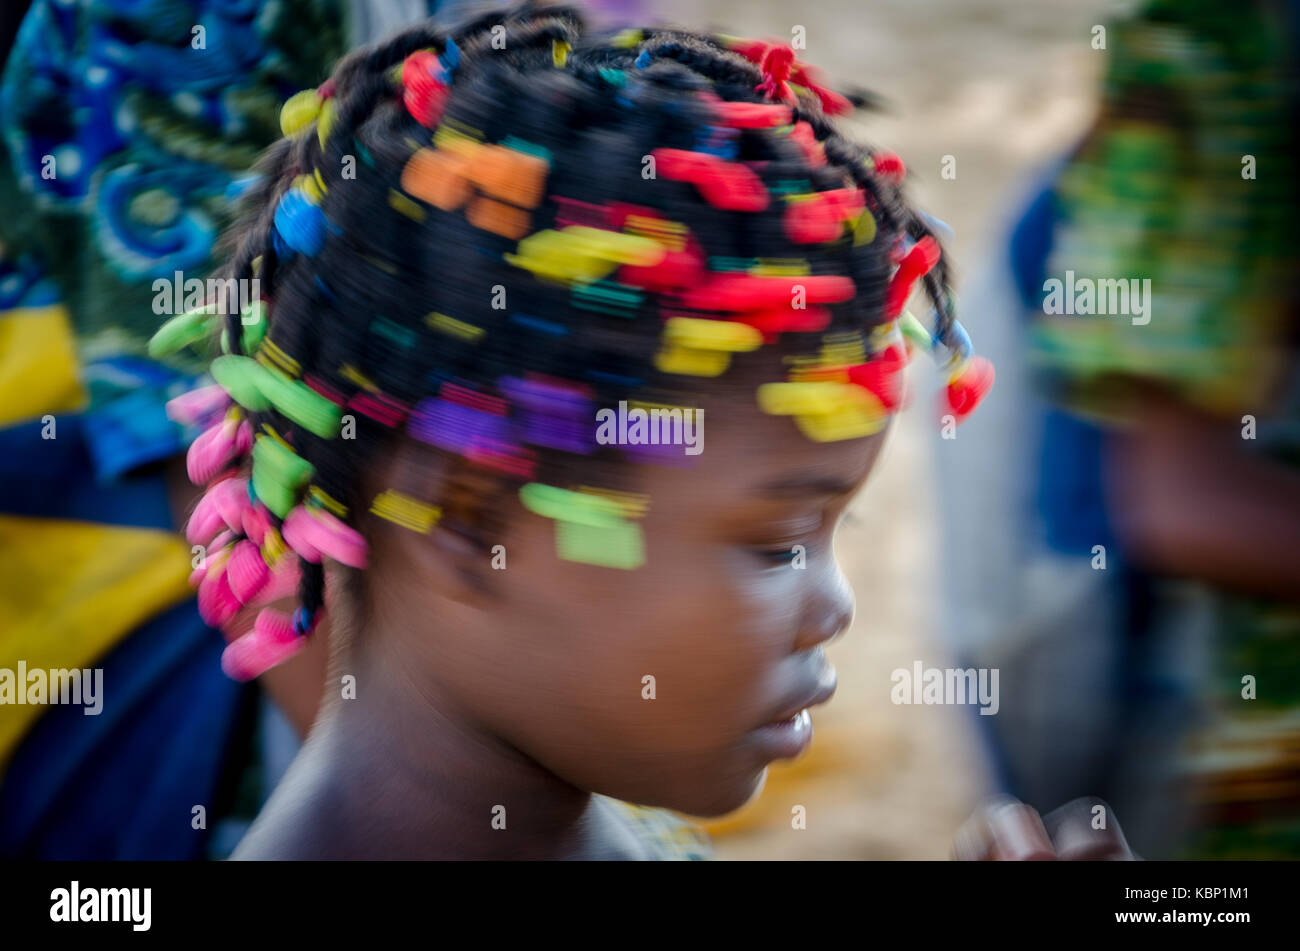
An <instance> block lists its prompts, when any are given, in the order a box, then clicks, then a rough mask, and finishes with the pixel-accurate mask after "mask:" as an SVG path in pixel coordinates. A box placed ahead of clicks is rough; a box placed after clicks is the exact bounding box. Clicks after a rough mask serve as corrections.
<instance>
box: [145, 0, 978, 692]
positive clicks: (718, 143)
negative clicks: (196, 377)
mask: <svg viewBox="0 0 1300 951" xmlns="http://www.w3.org/2000/svg"><path fill="white" fill-rule="evenodd" d="M851 107H852V106H851V102H850V100H847V99H844V97H840V96H838V95H837V94H834V93H832V92H831V91H829V90H827V89H825V88H823V87H821V85H820V84H819V82H818V81H817V79H816V76H815V74H814V73H812V71H811V70H810V68H809V67H806V66H805V65H804V64H801V63H799V62H797V61H796V60H794V58H793V54H792V52H791V51H789V50H788V49H784V48H781V47H775V46H771V45H768V44H763V43H760V42H756V41H748V40H738V39H736V38H734V37H723V36H709V35H702V34H696V33H691V32H687V31H683V30H670V29H656V30H635V29H632V30H623V31H620V32H618V33H615V34H603V33H602V34H589V33H588V32H587V31H586V28H585V24H584V21H583V19H582V16H581V14H580V13H579V12H578V11H577V10H574V9H572V8H569V7H564V6H551V5H547V4H541V3H532V2H529V3H524V4H522V5H520V6H517V7H514V8H512V9H510V10H507V11H492V12H489V13H484V14H480V15H477V16H474V17H472V18H470V19H468V20H465V21H464V22H461V23H459V24H452V25H449V26H440V25H437V24H435V23H426V24H421V25H419V26H415V27H412V28H411V29H408V30H406V31H404V32H402V33H399V34H398V35H396V36H394V37H392V38H390V39H388V40H386V41H384V42H383V43H380V44H377V45H375V46H371V47H368V48H366V49H362V50H359V51H357V52H354V53H352V54H351V55H349V56H347V57H346V58H344V59H343V60H342V61H341V62H340V63H339V64H338V66H337V68H336V69H335V70H334V73H333V75H332V76H331V78H330V79H328V80H327V81H326V82H325V83H323V84H322V85H321V86H320V87H318V88H316V89H314V90H305V91H303V92H300V93H298V94H297V95H295V96H294V97H292V98H291V99H290V100H289V101H288V102H287V103H285V105H284V108H283V110H282V113H281V125H282V128H283V131H284V132H285V138H284V139H283V140H281V141H280V142H278V143H277V144H276V145H274V146H273V147H272V148H271V149H269V150H268V151H267V153H266V154H265V155H264V156H263V158H262V160H261V161H260V162H259V164H258V166H257V168H256V170H255V176H256V177H255V179H254V184H253V185H252V186H251V187H250V188H249V189H248V191H247V192H246V194H245V195H244V198H243V200H242V202H241V205H240V219H241V220H240V223H239V225H238V226H237V227H236V229H235V230H234V231H233V232H232V233H231V234H230V235H229V236H228V238H227V241H226V244H225V249H226V252H227V254H228V255H229V264H228V267H227V269H226V272H225V274H226V275H227V276H229V277H233V278H236V279H241V280H248V281H253V280H256V281H257V282H258V285H259V286H260V289H261V292H262V293H261V299H260V300H258V301H256V302H255V303H254V304H253V305H251V306H249V307H245V308H243V309H242V310H240V311H239V312H238V313H235V312H231V311H227V312H226V313H224V314H213V313H211V312H210V310H209V309H208V308H203V309H201V312H200V313H197V314H193V313H192V314H186V315H182V317H180V318H176V319H175V320H174V321H173V322H170V323H169V324H168V325H166V326H164V328H163V329H162V330H161V331H159V335H158V337H156V338H155V340H156V341H160V343H159V350H160V351H165V350H166V349H167V347H168V346H171V345H183V344H185V343H189V342H193V341H195V340H197V339H198V330H202V329H203V328H205V327H208V326H210V325H211V324H213V323H215V324H216V326H217V327H219V328H220V331H221V332H220V334H219V337H220V341H221V349H222V355H221V356H219V357H217V358H216V359H214V360H213V362H212V375H213V377H214V379H215V380H216V382H217V386H216V387H214V388H206V389H205V390H203V391H199V392H196V393H195V394H189V395H187V396H186V397H183V398H182V399H181V400H180V401H178V402H179V404H180V405H179V406H177V407H176V408H175V412H176V415H177V416H178V417H180V418H187V419H189V420H190V421H192V422H195V423H205V424H207V429H206V431H205V432H204V433H203V435H202V436H200V438H199V439H198V440H196V442H195V444H194V447H192V449H191V451H190V456H189V459H188V467H189V470H190V476H191V478H192V479H193V480H194V481H196V482H199V483H210V488H209V490H208V492H207V494H206V495H205V496H204V497H203V499H202V500H201V501H200V503H199V505H198V506H197V507H196V509H195V512H194V514H193V516H192V517H191V519H190V522H189V524H188V526H187V533H188V534H189V536H190V538H191V539H192V540H194V541H201V542H204V543H208V544H210V545H211V546H212V547H213V548H215V549H216V551H215V553H214V554H213V555H212V556H211V557H210V558H209V560H208V564H207V566H206V567H205V568H203V569H200V570H199V571H197V572H196V573H195V578H194V580H195V582H196V583H197V584H198V586H199V603H200V610H201V612H202V613H203V616H204V618H205V619H206V620H208V621H209V623H212V624H216V625H223V624H226V623H228V622H229V621H230V620H231V619H232V618H233V617H234V616H235V614H236V613H237V612H239V610H240V608H241V607H244V606H248V605H251V604H263V603H266V602H268V601H271V600H277V599H279V598H282V597H284V596H286V595H287V594H289V593H291V592H292V591H293V590H295V589H296V591H297V597H298V601H299V607H298V609H297V610H296V611H295V612H294V613H293V614H292V616H286V615H283V614H281V613H279V612H277V611H274V610H272V609H269V608H268V609H265V610H263V611H262V612H261V613H260V614H258V615H257V620H256V621H255V623H254V627H253V629H252V630H251V631H249V632H246V633H244V634H243V635H242V636H240V637H238V638H237V639H235V640H234V641H233V642H232V643H231V644H230V645H228V647H227V651H226V654H225V656H224V659H223V665H224V666H225V669H226V670H227V671H228V672H229V673H230V674H231V675H232V676H236V677H252V676H256V675H257V674H258V673H260V672H261V671H263V670H265V669H266V668H267V667H269V666H272V665H274V664H275V663H278V662H279V661H281V660H283V659H284V658H285V657H287V656H290V655H291V654H292V653H293V652H294V651H296V650H298V649H300V648H301V646H302V644H303V642H304V638H305V636H306V635H308V634H309V633H310V632H311V631H312V630H313V629H314V628H315V626H316V624H317V623H318V622H319V620H320V617H321V616H322V614H323V611H324V609H325V607H326V590H325V577H326V572H325V570H324V563H325V561H326V560H327V559H328V560H330V561H334V562H338V563H340V564H343V565H347V566H350V567H353V568H363V567H364V566H365V564H366V558H367V545H366V539H365V537H364V535H363V534H362V533H361V528H362V527H364V524H365V523H366V521H367V515H368V514H369V515H373V516H374V517H377V518H383V519H386V520H389V521H392V522H395V523H396V524H398V525H401V526H404V527H406V528H410V529H412V530H416V531H424V532H427V531H430V530H431V529H432V528H433V527H434V526H435V525H437V524H439V523H440V522H442V523H443V524H448V525H450V524H452V523H453V522H454V523H455V524H456V525H457V526H458V527H460V528H464V527H466V526H470V527H472V525H473V524H476V523H478V522H481V521H482V519H484V518H490V517H491V515H490V514H489V513H485V512H483V511H482V508H481V507H477V508H476V507H475V504H474V496H475V495H476V493H479V492H482V491H489V490H490V489H491V487H493V486H499V485H500V484H501V483H502V482H505V483H509V484H512V485H516V486H519V488H518V491H519V498H520V501H521V503H522V504H523V505H524V506H525V507H526V508H528V509H529V510H530V511H533V512H535V513H537V514H540V515H543V516H545V517H547V518H551V519H553V520H554V521H555V523H556V544H557V552H558V553H559V554H560V555H561V557H565V558H571V559H575V560H579V561H587V562H591V563H596V564H602V565H605V566H607V567H611V568H621V569H631V568H635V567H637V566H638V565H639V564H640V563H641V562H642V560H643V559H644V547H643V542H642V541H641V538H640V529H639V526H638V525H637V522H636V520H637V518H639V517H640V516H641V515H642V514H644V511H645V509H646V507H647V506H648V505H649V504H650V501H651V500H649V499H647V498H644V497H637V496H635V495H629V494H628V493H625V492H620V491H617V490H615V489H613V488H612V487H609V486H604V487H602V486H600V485H599V484H598V483H595V482H591V481H588V479H589V478H590V477H592V476H594V475H595V474H597V473H599V472H609V473H613V472H614V471H615V469H616V468H617V466H618V465H619V464H620V463H622V462H623V461H625V460H626V459H627V458H628V457H629V456H630V457H632V458H634V459H636V460H638V461H649V462H655V461H660V460H661V459H662V456H657V455H655V454H654V453H653V452H650V451H649V448H652V447H648V448H646V449H644V450H643V449H641V448H639V447H624V448H622V449H619V450H614V449H608V448H603V447H602V446H600V445H598V443H597V441H596V439H595V438H594V435H593V431H592V430H593V427H592V420H593V418H594V412H593V411H594V409H595V407H596V406H598V405H600V404H601V403H602V402H603V403H606V405H608V404H609V403H613V402H615V401H618V400H624V399H629V398H631V399H639V400H641V401H642V402H646V403H648V404H649V405H659V406H671V405H672V402H671V401H672V399H673V398H674V394H675V393H678V392H679V391H680V389H681V384H682V381H683V379H689V378H692V377H694V378H718V379H719V380H720V381H721V380H723V379H724V378H725V377H726V371H727V369H728V368H729V367H730V365H731V363H732V361H733V358H737V357H739V356H740V355H743V354H745V353H747V352H749V351H754V350H757V349H760V348H762V347H764V346H768V347H771V348H773V349H774V350H775V351H776V352H777V353H778V354H779V355H780V358H781V363H782V365H783V366H784V367H785V368H786V376H785V379H783V380H779V381H774V382H770V383H764V384H762V385H760V386H759V388H758V394H757V398H758V404H759V407H760V409H762V410H763V411H765V412H767V413H771V414H775V415H787V416H790V417H791V418H792V419H793V420H794V422H795V423H796V425H797V426H798V427H799V428H800V430H801V431H803V432H804V433H805V434H806V435H808V436H809V437H810V438H812V439H814V440H833V439H844V438H853V437H857V436H863V435H867V434H870V433H872V432H875V431H877V430H879V429H880V428H881V427H882V426H883V425H884V422H885V420H886V419H887V417H888V415H889V413H890V412H892V411H893V410H895V409H896V408H897V407H898V406H899V404H900V402H901V388H900V387H901V382H900V381H901V371H902V369H903V368H904V366H905V365H906V363H907V361H908V355H909V353H910V351H911V349H912V348H914V347H919V348H922V349H926V350H935V349H937V348H940V347H942V348H947V349H948V350H949V351H950V353H951V354H952V356H951V358H950V359H949V361H948V364H949V367H948V369H949V371H950V378H949V385H948V391H947V395H946V399H947V404H946V409H947V410H948V412H950V413H951V414H952V415H953V416H954V417H955V418H957V419H960V418H963V417H964V416H965V415H966V414H968V413H969V412H970V411H971V409H973V408H974V405H975V403H977V402H978V400H979V398H980V397H981V396H982V395H983V393H984V392H986V391H987V389H988V387H989V386H990V385H991V383H992V368H991V367H990V366H989V365H988V364H987V361H982V360H981V359H980V358H978V357H974V356H973V355H972V354H971V353H970V346H969V340H968V339H967V338H966V335H965V331H964V330H963V329H962V328H961V326H960V324H959V323H958V322H957V321H956V319H955V315H954V314H953V308H952V301H951V294H950V292H949V290H948V280H947V274H948V272H947V268H946V265H945V262H944V260H943V256H942V249H941V246H940V243H939V241H938V238H937V236H936V235H935V234H934V233H933V229H932V228H931V227H930V225H929V222H928V220H927V219H925V218H924V217H923V216H921V215H919V214H916V213H914V212H913V211H912V210H911V209H910V207H909V206H908V204H907V203H906V201H905V200H904V198H903V195H902V191H901V187H900V182H901V179H902V176H903V169H902V163H901V162H900V161H899V160H898V159H897V157H896V156H893V155H892V154H891V153H886V152H873V151H868V150H867V149H865V148H863V147H862V146H860V145H857V144H855V143H853V142H851V141H849V140H848V139H846V138H844V137H843V136H842V135H841V134H840V133H839V131H838V130H837V129H836V127H835V126H834V124H833V123H832V121H831V119H830V118H828V115H827V111H828V110H830V111H832V112H836V111H845V110H847V109H850V108H851ZM918 281H919V282H920V283H921V284H922V286H923V287H924V288H925V290H926V293H927V296H928V297H929V298H930V300H931V302H932V303H933V306H934V311H935V319H934V326H933V329H927V328H926V327H924V326H923V325H922V324H921V323H920V322H919V321H917V320H916V319H915V318H914V317H912V316H911V314H909V313H907V312H906V311H905V309H904V306H905V304H906V301H907V299H908V296H909V294H910V292H911V290H912V288H913V286H914V284H915V283H917V282H918ZM485 289H491V294H490V295H488V294H485V293H484V290H485ZM498 298H500V301H498ZM796 299H797V300H798V303H795V300H796ZM402 439H410V440H415V441H417V442H422V443H426V444H428V445H430V446H432V447H433V448H434V449H435V450H436V451H437V452H439V453H441V454H444V455H446V456H449V457H452V458H456V459H459V460H461V462H462V463H463V464H464V465H463V466H462V467H461V469H462V470H463V472H462V476H463V478H462V479H460V481H459V482H458V483H457V484H455V485H453V484H448V485H444V486H442V487H441V488H440V489H439V490H438V492H439V493H440V494H439V495H438V496H437V497H435V498H416V497H413V496H410V495H407V494H405V493H404V492H402V491H399V490H398V489H397V488H396V487H393V488H388V489H385V490H384V491H383V492H381V493H379V494H378V495H376V496H374V497H373V498H369V499H367V498H365V497H364V494H363V485H364V484H365V483H366V480H365V479H364V478H363V477H362V469H361V467H362V464H363V463H364V462H365V461H366V460H369V459H373V458H375V457H376V456H378V455H380V454H381V453H383V452H384V450H385V449H386V447H390V446H391V445H393V443H394V441H395V440H402ZM341 440H347V441H348V442H349V443H350V444H351V445H350V446H344V445H343V444H342V442H341ZM577 459H582V460H583V465H584V466H585V467H586V469H585V470H584V471H585V473H586V476H587V477H588V479H585V480H584V484H583V485H581V486H579V487H578V488H577V489H566V488H562V487H561V486H560V485H558V484H557V483H559V482H561V481H563V480H562V479H561V478H560V476H561V473H562V471H563V469H564V468H565V467H566V466H567V465H569V464H571V463H572V462H573V461H574V460H577ZM611 478H612V475H611Z"/></svg>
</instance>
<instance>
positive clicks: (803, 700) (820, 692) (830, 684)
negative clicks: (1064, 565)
mask: <svg viewBox="0 0 1300 951" xmlns="http://www.w3.org/2000/svg"><path fill="white" fill-rule="evenodd" d="M838 681H839V678H838V676H837V675H836V673H835V668H834V667H832V666H831V665H830V664H829V663H827V662H826V659H825V658H824V657H823V658H822V664H821V670H820V671H819V672H818V674H817V682H816V683H815V684H814V685H813V686H812V687H811V688H809V689H806V690H804V691H803V692H802V693H800V694H796V695H795V698H794V699H793V700H791V701H790V702H789V703H787V704H786V705H785V706H783V707H782V708H781V710H780V712H779V713H777V715H776V716H774V717H773V718H772V719H771V720H769V721H767V723H765V724H763V725H764V726H774V725H776V724H778V723H786V722H788V721H789V720H791V719H792V718H794V717H795V716H797V715H798V714H799V713H800V712H801V711H805V710H807V709H808V708H809V707H815V706H817V705H818V704H819V703H825V702H826V701H827V700H829V699H830V698H831V697H833V696H834V695H835V687H836V685H837V683H838Z"/></svg>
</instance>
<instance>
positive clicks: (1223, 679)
mask: <svg viewBox="0 0 1300 951" xmlns="http://www.w3.org/2000/svg"><path fill="white" fill-rule="evenodd" d="M1297 12H1298V5H1297V4H1295V3H1281V2H1265V0H1258V2H1249V3H1242V4H1232V5H1225V4H1220V3H1212V2H1193V0H1181V2H1177V3H1172V2H1163V0H1162V2H1153V3H1148V4H1145V5H1144V6H1143V7H1142V8H1141V10H1140V11H1139V12H1138V13H1137V14H1135V15H1134V16H1132V17H1130V18H1127V19H1124V20H1121V21H1120V22H1118V23H1115V24H1112V25H1110V26H1109V28H1108V35H1107V36H1106V42H1107V46H1106V52H1105V54H1104V55H1105V56H1106V57H1107V60H1106V62H1107V66H1106V80H1105V85H1104V88H1103V94H1102V101H1101V105H1100V108H1099V115H1098V117H1097V119H1096V122H1095V124H1094V126H1093V128H1092V129H1091V130H1090V132H1089V133H1088V135H1087V137H1086V139H1085V140H1084V141H1083V143H1082V144H1081V145H1080V146H1079V147H1078V148H1077V149H1076V150H1075V151H1074V152H1073V153H1072V154H1071V155H1070V156H1069V157H1068V158H1066V159H1065V160H1064V161H1063V163H1062V164H1061V165H1060V166H1059V167H1058V168H1056V169H1054V170H1052V171H1051V173H1050V174H1049V176H1048V183H1047V185H1046V186H1045V187H1044V188H1042V190H1041V191H1040V192H1039V193H1038V194H1036V196H1035V197H1034V199H1033V201H1032V202H1031V203H1030V205H1029V208H1028V210H1027V212H1026V213H1025V215H1024V216H1023V218H1022V219H1021V220H1020V221H1019V223H1018V224H1017V226H1016V228H1015V231H1014V234H1013V236H1012V239H1011V242H1010V247H1009V249H1008V253H1007V255H1006V257H1005V259H1004V260H1003V261H1002V262H1001V264H1000V266H999V267H997V268H994V269H992V270H991V271H990V272H989V273H987V274H985V275H983V276H982V277H981V278H978V279H976V280H975V281H973V282H972V284H971V286H970V287H969V288H968V291H967V294H966V295H965V296H964V300H965V301H966V303H967V310H968V312H969V313H972V314H974V315H975V316H974V317H972V320H978V321H979V322H980V324H981V326H985V327H988V328H989V331H988V333H987V334H986V336H985V338H984V343H985V347H986V352H988V353H989V355H990V356H991V358H992V359H994V360H995V361H996V362H998V363H999V366H1000V367H1001V368H1002V372H1001V374H1000V379H999V387H1000V390H1001V394H1000V397H999V399H997V400H994V401H992V403H991V404H990V405H989V406H988V407H986V412H985V413H984V414H983V416H982V417H981V418H978V419H976V420H975V421H974V422H973V423H972V424H971V426H970V427H969V428H968V430H967V432H965V433H963V434H962V437H963V438H962V439H959V440H957V441H956V442H955V443H954V444H953V445H952V446H951V447H947V446H945V447H944V451H943V454H942V455H943V464H942V466H941V468H940V477H941V484H942V485H943V486H944V491H943V492H941V493H940V498H941V499H942V500H943V504H944V515H945V524H946V526H947V528H948V530H949V533H950V546H949V548H948V549H947V550H948V551H949V552H950V554H951V557H950V561H949V564H950V567H951V571H952V578H953V586H952V588H951V591H950V593H951V595H952V597H951V599H950V602H949V606H950V608H952V609H953V610H952V611H951V612H950V616H949V619H948V630H949V632H950V635H951V637H952V639H953V641H954V644H955V646H956V648H957V650H958V651H959V652H960V653H961V654H962V655H963V656H964V657H966V658H967V659H968V662H972V663H978V664H980V665H984V666H995V667H999V668H1000V669H1001V671H1002V685H1003V688H1004V689H1003V691H1002V696H1003V700H1002V708H1001V710H1000V712H999V715H998V716H997V717H994V718H987V719H988V720H991V721H994V722H991V723H990V722H981V723H980V724H979V726H980V728H981V730H983V731H984V732H985V735H986V737H987V739H988V740H989V750H990V752H991V754H992V759H993V762H994V764H995V767H996V769H997V771H998V773H999V775H1000V781H1001V785H1002V788H1003V789H1004V790H1006V791H1009V792H1011V793H1012V794H1015V795H1018V796H1020V797H1021V798H1023V799H1025V800H1026V801H1027V802H1029V803H1031V804H1034V805H1038V806H1046V805H1050V804H1052V803H1055V802H1059V801H1061V800H1062V799H1066V798H1071V797H1073V796H1076V795H1078V794H1080V793H1082V792H1095V793H1098V794H1100V795H1102V796H1104V797H1105V798H1106V799H1108V800H1109V801H1110V802H1111V803H1112V804H1113V805H1114V806H1115V808H1116V809H1117V810H1118V812H1119V814H1120V815H1122V816H1123V817H1124V823H1125V828H1126V831H1127V833H1128V836H1129V838H1130V840H1131V841H1132V842H1133V843H1134V846H1135V848H1136V849H1137V851H1138V852H1139V853H1141V854H1143V855H1146V856H1148V857H1167V856H1183V857H1192V858H1266V857H1291V858H1294V857H1297V856H1298V855H1300V558H1297V557H1296V546H1297V545H1298V544H1300V472H1297V469H1296V467H1297V465H1298V464H1300V387H1297V370H1298V369H1300V367H1298V366H1297V359H1296V357H1297V350H1296V343H1297V328H1298V326H1300V324H1298V322H1297V314H1296V301H1297V295H1296V279H1297V268H1296V263H1297V245H1296V240H1295V234H1296V228H1295V217H1296V210H1297V209H1296V160H1295V155H1296V152H1295V145H1296V143H1295V141H1294V130H1295V129H1296V128H1297V123H1296V104H1297V97H1296V83H1295V66H1296V61H1297V50H1298V49H1300V47H1298V46H1297V22H1300V21H1298V18H1297ZM1053 279H1055V280H1057V281H1059V282H1061V284H1060V285H1059V286H1058V287H1057V288H1054V287H1053V285H1051V284H1049V283H1048V282H1049V281H1051V280H1053ZM1114 280H1119V281H1122V282H1123V283H1124V284H1125V285H1126V288H1125V290H1126V291H1131V292H1133V293H1134V294H1141V293H1142V291H1143V285H1142V282H1143V281H1144V280H1149V281H1150V284H1149V293H1147V294H1146V295H1145V298H1144V300H1143V302H1142V303H1141V304H1139V302H1138V298H1137V297H1131V298H1130V300H1129V306H1128V308H1127V309H1126V310H1124V311H1123V312H1122V313H1116V312H1114V311H1113V310H1111V311H1110V312H1109V313H1108V312H1107V311H1106V309H1105V305H1103V304H1102V303H1101V302H1102V301H1103V299H1108V300H1109V299H1113V298H1105V295H1106V294H1107V293H1109V292H1106V291H1103V290H1102V288H1103V287H1104V286H1105V285H1104V284H1103V282H1105V281H1114ZM1087 285H1090V286H1087ZM1054 290H1056V291H1058V292H1060V294H1062V295H1063V296H1065V297H1068V298H1069V299H1070V303H1069V304H1068V305H1067V306H1068V307H1069V309H1068V310H1062V308H1061V307H1060V306H1059V305H1060V303H1062V299H1061V296H1058V298H1057V300H1056V301H1051V300H1050V295H1051V294H1052V293H1053V291H1054ZM1094 291H1095V292H1096V293H1095V295H1094V297H1093V299H1092V302H1091V303H1088V302H1087V301H1086V300H1085V298H1084V297H1080V296H1078V295H1080V294H1088V293H1092V292H1094ZM1076 305H1077V306H1076ZM1139 308H1143V310H1144V312H1143V311H1140V310H1139ZM999 309H1002V310H1003V313H1004V314H1005V313H1016V312H1017V311H1018V312H1019V313H1021V314H1022V315H1024V319H1023V320H1021V321H1015V320H1012V321H1007V320H1006V318H1005V316H1004V317H1003V318H1002V319H1001V320H996V319H995V318H994V316H993V315H994V314H996V313H997V312H998V311H999ZM999 326H1000V327H1001V328H1002V332H1001V333H1000V334H999V333H998V332H997V328H998V327H999ZM967 435H969V436H970V437H971V438H969V439H967V438H965V437H966V436H967ZM977 553H978V554H977ZM976 719H977V720H984V719H985V718H978V717H977V718H976Z"/></svg>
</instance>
